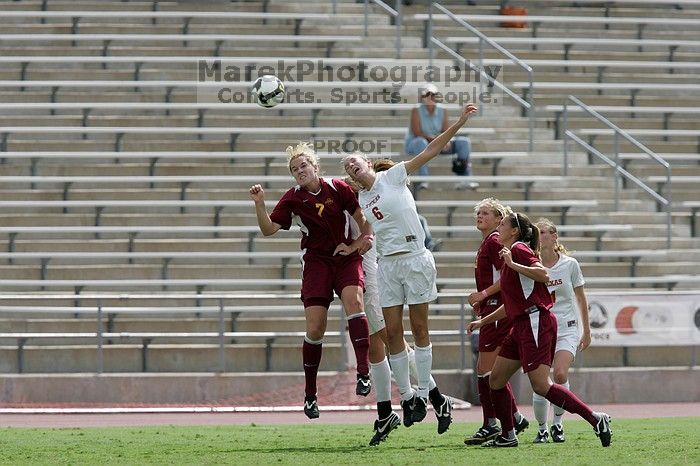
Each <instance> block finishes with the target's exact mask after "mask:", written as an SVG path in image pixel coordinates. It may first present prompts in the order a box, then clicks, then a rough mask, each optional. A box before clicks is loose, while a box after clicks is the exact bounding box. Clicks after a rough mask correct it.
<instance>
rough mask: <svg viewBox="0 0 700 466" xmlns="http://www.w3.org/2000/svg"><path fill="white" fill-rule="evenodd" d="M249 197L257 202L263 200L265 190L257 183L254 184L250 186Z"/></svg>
mask: <svg viewBox="0 0 700 466" xmlns="http://www.w3.org/2000/svg"><path fill="white" fill-rule="evenodd" d="M249 192H250V198H251V199H252V200H253V201H255V202H256V203H257V202H265V190H264V189H263V187H262V186H260V185H259V184H254V185H253V186H251V187H250V190H249Z"/></svg>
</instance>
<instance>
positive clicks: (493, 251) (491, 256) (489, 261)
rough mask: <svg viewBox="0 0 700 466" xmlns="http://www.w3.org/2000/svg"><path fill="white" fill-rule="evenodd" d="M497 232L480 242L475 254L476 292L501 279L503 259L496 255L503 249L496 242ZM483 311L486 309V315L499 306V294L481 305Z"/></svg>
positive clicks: (490, 297)
mask: <svg viewBox="0 0 700 466" xmlns="http://www.w3.org/2000/svg"><path fill="white" fill-rule="evenodd" d="M498 238H499V235H498V232H497V231H494V232H492V233H491V234H490V235H488V236H487V237H486V238H484V239H483V241H481V246H479V251H477V253H476V269H475V270H474V278H475V280H476V289H477V291H483V290H485V289H486V288H488V287H489V286H491V285H493V284H494V283H496V282H497V281H498V280H499V279H500V278H501V267H503V259H502V258H501V256H499V255H498V252H499V251H500V250H501V249H503V245H502V244H500V243H499V242H498ZM481 305H482V312H480V315H485V314H483V309H484V308H488V309H489V311H488V313H489V314H490V313H491V311H493V310H494V309H496V308H497V307H498V306H500V305H501V293H495V294H492V295H491V296H489V297H488V298H487V299H486V300H485V301H483V302H482V303H481Z"/></svg>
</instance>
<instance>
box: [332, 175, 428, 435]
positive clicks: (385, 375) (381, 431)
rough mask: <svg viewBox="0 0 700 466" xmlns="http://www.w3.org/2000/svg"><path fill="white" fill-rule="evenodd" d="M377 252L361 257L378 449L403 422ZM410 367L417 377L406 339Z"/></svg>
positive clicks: (353, 225) (354, 225)
mask: <svg viewBox="0 0 700 466" xmlns="http://www.w3.org/2000/svg"><path fill="white" fill-rule="evenodd" d="M388 168H389V166H387V165H380V166H377V167H375V170H376V171H381V170H382V169H388ZM344 181H345V182H346V183H347V184H348V185H350V187H351V188H352V189H353V190H355V192H359V191H360V190H361V187H360V186H359V185H358V184H357V183H355V182H354V181H353V180H352V179H351V178H349V177H348V178H346V179H345V180H344ZM350 228H351V229H352V237H353V238H354V239H356V238H358V237H359V236H360V228H359V226H358V225H357V223H356V222H355V221H354V219H352V218H351V221H350ZM377 268H378V267H377V248H376V247H375V245H374V244H372V247H371V248H370V249H369V250H368V251H367V252H366V253H365V254H363V255H362V271H363V272H364V274H365V290H364V294H363V298H364V304H365V314H367V321H368V322H369V333H370V335H369V366H370V368H369V370H370V374H371V375H372V383H373V385H374V393H375V396H376V398H377V419H376V420H375V421H374V435H373V436H372V439H371V440H370V441H369V444H370V446H376V445H379V443H380V442H382V441H384V440H386V438H387V437H388V436H389V434H390V433H391V431H392V430H394V429H396V428H397V427H398V426H399V424H401V420H400V419H399V417H398V416H397V415H396V413H394V412H393V411H392V409H391V367H390V366H389V361H388V360H387V357H386V350H385V347H386V345H387V344H388V339H387V336H386V325H385V324H384V315H383V314H382V307H381V304H380V301H379V286H378V284H377ZM404 344H405V345H406V350H407V351H408V358H409V364H410V371H409V372H410V375H411V377H413V378H417V377H416V357H415V355H416V352H415V351H413V349H412V348H411V347H410V346H409V344H408V342H406V341H405V339H404ZM435 387H436V383H435V379H433V377H432V376H431V377H430V385H429V389H431V390H432V389H433V388H435Z"/></svg>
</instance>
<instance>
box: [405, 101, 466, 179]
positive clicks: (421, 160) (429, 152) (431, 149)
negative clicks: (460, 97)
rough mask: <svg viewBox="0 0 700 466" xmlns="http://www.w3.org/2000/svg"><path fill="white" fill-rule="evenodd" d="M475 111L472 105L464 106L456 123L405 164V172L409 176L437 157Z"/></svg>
mask: <svg viewBox="0 0 700 466" xmlns="http://www.w3.org/2000/svg"><path fill="white" fill-rule="evenodd" d="M476 111H477V108H476V106H475V105H474V104H467V105H465V106H464V109H463V110H462V114H461V115H460V116H459V119H458V120H457V121H456V122H454V124H452V126H450V127H449V128H447V131H444V132H443V133H441V134H440V135H439V136H438V137H436V138H435V139H433V140H432V141H431V142H430V144H428V147H426V148H425V150H424V151H423V152H421V153H420V154H418V155H416V156H415V157H413V158H412V159H411V160H409V161H408V162H406V172H407V173H409V174H410V173H413V172H415V171H416V170H418V168H420V166H421V165H424V164H426V163H428V162H429V161H430V160H431V159H433V158H434V157H435V156H436V155H438V154H439V153H440V151H441V150H442V148H443V147H445V144H447V143H448V142H450V139H452V137H453V136H454V135H455V134H457V131H458V130H459V128H461V127H462V126H464V124H465V123H466V122H467V120H468V119H469V115H471V114H472V113H474V112H476Z"/></svg>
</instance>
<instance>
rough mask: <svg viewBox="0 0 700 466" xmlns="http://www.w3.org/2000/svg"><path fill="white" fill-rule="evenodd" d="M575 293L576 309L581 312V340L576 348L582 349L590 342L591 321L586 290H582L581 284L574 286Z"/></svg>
mask: <svg viewBox="0 0 700 466" xmlns="http://www.w3.org/2000/svg"><path fill="white" fill-rule="evenodd" d="M574 294H576V302H577V303H578V310H579V312H580V313H581V341H580V342H579V344H578V350H579V351H583V350H585V349H586V348H588V345H590V344H591V323H590V320H589V319H588V300H587V299H586V292H585V291H583V285H581V286H577V287H576V288H574Z"/></svg>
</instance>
